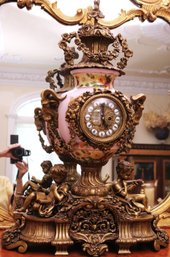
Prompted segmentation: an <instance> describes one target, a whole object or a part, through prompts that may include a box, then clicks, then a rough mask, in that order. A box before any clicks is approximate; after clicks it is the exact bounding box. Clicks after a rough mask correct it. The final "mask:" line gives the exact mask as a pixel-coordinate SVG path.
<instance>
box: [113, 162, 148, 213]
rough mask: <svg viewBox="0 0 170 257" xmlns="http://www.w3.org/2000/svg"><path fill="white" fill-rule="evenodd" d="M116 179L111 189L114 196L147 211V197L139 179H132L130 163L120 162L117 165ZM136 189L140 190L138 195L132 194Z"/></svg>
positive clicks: (142, 183)
mask: <svg viewBox="0 0 170 257" xmlns="http://www.w3.org/2000/svg"><path fill="white" fill-rule="evenodd" d="M116 170H117V175H118V179H117V180H116V181H114V182H113V184H112V189H113V191H114V193H115V194H116V195H119V196H121V197H123V198H125V199H126V200H130V201H132V202H133V204H134V205H135V206H137V207H139V208H141V210H146V209H147V207H148V206H147V197H146V195H145V193H144V187H143V186H144V182H143V180H141V179H134V167H133V165H132V164H131V163H129V162H128V161H125V160H121V161H119V162H118V165H117V168H116ZM136 188H140V192H139V193H134V192H133V191H134V190H135V189H136Z"/></svg>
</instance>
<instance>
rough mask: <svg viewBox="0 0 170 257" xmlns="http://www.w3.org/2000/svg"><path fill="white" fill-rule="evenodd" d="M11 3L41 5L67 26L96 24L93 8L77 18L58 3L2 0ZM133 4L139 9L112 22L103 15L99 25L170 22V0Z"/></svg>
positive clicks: (78, 14)
mask: <svg viewBox="0 0 170 257" xmlns="http://www.w3.org/2000/svg"><path fill="white" fill-rule="evenodd" d="M127 1H128V0H127ZM129 1H130V0H129ZM9 2H17V5H18V7H19V8H23V7H26V8H27V9H28V10H30V9H31V8H32V6H33V5H39V6H41V8H42V9H44V10H45V11H46V12H47V13H49V14H50V15H51V16H52V17H53V18H54V19H56V20H57V21H58V22H60V23H62V24H65V25H75V24H85V23H87V22H91V23H92V22H94V20H93V19H92V17H93V16H91V19H90V18H89V10H92V7H88V8H87V9H81V8H80V9H78V10H77V13H76V15H75V16H73V17H70V16H66V15H65V14H64V13H63V12H62V11H61V10H60V9H59V8H58V7H57V1H56V2H54V3H51V2H50V1H47V0H18V1H15V0H0V5H2V4H5V3H9ZM94 2H95V11H96V10H98V9H99V4H98V2H99V1H94ZM131 2H132V3H134V4H135V5H136V6H137V7H138V8H137V9H131V10H128V11H124V10H121V12H120V14H119V16H118V17H117V18H116V19H114V20H111V21H105V20H104V19H103V15H99V19H98V23H99V24H101V25H104V26H107V27H109V28H110V29H113V28H117V27H119V26H121V25H122V24H124V23H125V22H128V21H130V20H132V19H134V18H136V17H138V18H139V19H140V20H141V21H144V20H148V21H150V22H153V21H155V20H156V19H157V18H161V19H164V20H165V21H167V22H170V0H146V1H140V0H131Z"/></svg>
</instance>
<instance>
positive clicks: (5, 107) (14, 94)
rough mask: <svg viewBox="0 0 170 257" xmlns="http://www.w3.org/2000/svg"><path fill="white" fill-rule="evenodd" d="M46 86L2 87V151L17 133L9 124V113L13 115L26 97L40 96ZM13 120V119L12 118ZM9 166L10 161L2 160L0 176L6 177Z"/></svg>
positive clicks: (0, 114) (0, 105)
mask: <svg viewBox="0 0 170 257" xmlns="http://www.w3.org/2000/svg"><path fill="white" fill-rule="evenodd" d="M45 87H46V85H41V86H37V87H35V86H30V85H29V86H23V87H22V86H13V85H5V86H3V85H2V84H1V85H0V110H1V111H0V121H1V134H0V149H5V148H6V147H7V145H8V144H9V142H10V137H9V135H10V134H11V133H15V132H14V131H13V124H11V123H9V113H11V114H12V112H13V108H14V107H15V105H16V104H17V102H19V101H21V99H23V98H24V97H28V96H29V95H32V94H37V95H39V94H40V92H41V90H42V89H44V88H45ZM10 120H12V117H10ZM8 164H9V159H8V160H7V159H5V158H0V175H6V167H7V165H8Z"/></svg>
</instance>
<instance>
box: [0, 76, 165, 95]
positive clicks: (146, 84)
mask: <svg viewBox="0 0 170 257" xmlns="http://www.w3.org/2000/svg"><path fill="white" fill-rule="evenodd" d="M46 75H47V73H46V72H44V73H43V72H40V71H39V72H38V71H37V72H34V73H31V72H28V73H27V72H15V71H12V72H10V71H3V72H2V71H1V72H0V86H1V85H3V86H4V85H12V86H22V87H23V86H28V85H30V86H35V87H42V86H43V87H47V88H48V86H49V84H48V83H47V82H46V81H45V77H46ZM115 87H116V89H118V90H120V91H125V92H128V93H152V94H168V90H170V81H169V79H166V78H161V79H160V78H153V77H152V78H148V77H143V76H141V77H140V76H136V77H135V76H128V75H124V76H122V77H120V78H118V79H117V80H116V81H115Z"/></svg>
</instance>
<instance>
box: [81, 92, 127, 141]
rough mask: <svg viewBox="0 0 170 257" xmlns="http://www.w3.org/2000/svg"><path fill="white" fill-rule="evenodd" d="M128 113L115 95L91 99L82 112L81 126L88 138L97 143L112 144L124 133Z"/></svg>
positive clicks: (103, 95) (98, 96) (95, 96)
mask: <svg viewBox="0 0 170 257" xmlns="http://www.w3.org/2000/svg"><path fill="white" fill-rule="evenodd" d="M125 122H126V111H125V107H124V105H123V104H122V103H121V102H120V100H119V99H117V98H116V97H115V96H113V95H108V94H100V95H94V96H92V97H90V98H89V99H88V100H87V101H86V102H85V103H84V105H83V106H82V108H81V111H80V126H81V128H82V130H83V132H84V133H85V135H86V136H87V137H89V138H90V139H91V140H93V141H96V142H111V141H114V140H115V139H116V138H118V137H119V136H120V135H121V134H122V133H123V131H124V128H125Z"/></svg>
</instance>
